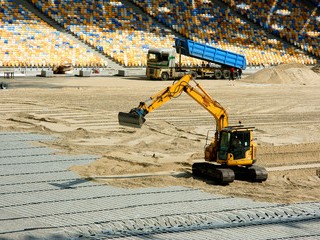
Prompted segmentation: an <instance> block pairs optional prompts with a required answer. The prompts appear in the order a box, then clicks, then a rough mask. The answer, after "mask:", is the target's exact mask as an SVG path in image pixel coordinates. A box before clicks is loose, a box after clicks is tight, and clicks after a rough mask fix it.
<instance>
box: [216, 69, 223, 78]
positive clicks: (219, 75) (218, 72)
mask: <svg viewBox="0 0 320 240" xmlns="http://www.w3.org/2000/svg"><path fill="white" fill-rule="evenodd" d="M214 78H215V79H221V78H222V72H221V70H215V71H214Z"/></svg>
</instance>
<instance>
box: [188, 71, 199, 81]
mask: <svg viewBox="0 0 320 240" xmlns="http://www.w3.org/2000/svg"><path fill="white" fill-rule="evenodd" d="M189 74H191V75H192V78H193V79H196V78H197V77H198V74H197V73H196V72H195V71H190V72H189Z"/></svg>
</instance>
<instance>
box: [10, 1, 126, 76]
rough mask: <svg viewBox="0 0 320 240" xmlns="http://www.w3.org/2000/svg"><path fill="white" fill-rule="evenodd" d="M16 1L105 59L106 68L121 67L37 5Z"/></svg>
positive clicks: (119, 68) (117, 68)
mask: <svg viewBox="0 0 320 240" xmlns="http://www.w3.org/2000/svg"><path fill="white" fill-rule="evenodd" d="M15 1H16V3H18V4H21V5H22V6H24V7H25V8H27V9H28V10H29V11H30V12H32V13H33V14H35V15H36V16H38V17H39V18H41V19H42V20H43V21H44V22H46V23H47V24H49V25H50V26H52V27H53V28H54V29H56V30H57V31H59V32H61V33H63V34H65V35H67V36H68V37H69V38H70V39H72V40H74V41H75V42H76V43H78V44H79V45H81V46H83V47H85V48H87V49H90V51H93V52H94V53H95V54H97V55H99V56H100V57H101V58H103V59H105V60H106V61H107V62H108V66H107V67H108V68H110V69H115V70H121V69H123V67H122V66H121V65H119V64H117V63H116V62H114V61H113V59H111V58H109V57H107V56H106V55H104V54H102V53H101V52H99V51H98V50H97V49H95V48H93V47H92V46H89V45H87V44H85V43H84V42H83V41H81V40H80V39H79V38H78V37H76V36H75V35H74V34H73V33H71V32H69V31H67V30H66V29H65V28H63V27H61V26H60V25H59V24H58V23H57V22H56V21H54V20H53V19H51V18H50V17H48V16H47V15H45V14H44V13H42V12H41V11H40V10H39V9H38V8H37V7H35V6H34V5H33V4H32V3H31V2H29V1H28V0H15Z"/></svg>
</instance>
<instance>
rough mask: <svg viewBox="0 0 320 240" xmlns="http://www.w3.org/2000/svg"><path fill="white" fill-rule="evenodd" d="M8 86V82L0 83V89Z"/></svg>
mask: <svg viewBox="0 0 320 240" xmlns="http://www.w3.org/2000/svg"><path fill="white" fill-rule="evenodd" d="M7 88H8V84H6V83H4V82H2V83H0V89H7Z"/></svg>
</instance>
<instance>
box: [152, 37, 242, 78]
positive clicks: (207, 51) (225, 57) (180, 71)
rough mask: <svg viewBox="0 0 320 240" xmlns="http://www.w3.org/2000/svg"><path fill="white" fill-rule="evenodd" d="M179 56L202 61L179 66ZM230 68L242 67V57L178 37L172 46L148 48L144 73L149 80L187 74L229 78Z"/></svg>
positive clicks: (237, 68)
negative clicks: (196, 63) (191, 64)
mask: <svg viewBox="0 0 320 240" xmlns="http://www.w3.org/2000/svg"><path fill="white" fill-rule="evenodd" d="M181 55H184V56H188V57H192V58H196V59H199V60H202V62H203V64H201V65H200V66H182V63H181ZM177 57H178V59H177ZM231 68H233V69H234V70H235V73H237V70H239V69H241V71H242V70H245V69H246V58H245V56H244V55H242V54H238V53H234V52H230V51H227V50H223V49H219V48H215V47H213V46H210V45H208V44H202V43H198V42H194V41H191V40H186V39H179V38H177V39H175V45H174V48H150V49H149V50H148V55H147V68H146V75H147V78H148V79H161V80H168V79H179V78H181V77H183V76H184V75H186V74H188V73H190V74H192V75H194V77H199V78H213V79H229V78H230V74H231V72H230V70H231ZM234 77H236V76H234Z"/></svg>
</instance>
